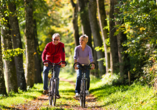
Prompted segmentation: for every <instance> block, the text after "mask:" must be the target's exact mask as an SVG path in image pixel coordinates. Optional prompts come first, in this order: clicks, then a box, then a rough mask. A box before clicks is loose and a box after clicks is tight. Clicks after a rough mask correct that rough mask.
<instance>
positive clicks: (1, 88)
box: [0, 28, 7, 95]
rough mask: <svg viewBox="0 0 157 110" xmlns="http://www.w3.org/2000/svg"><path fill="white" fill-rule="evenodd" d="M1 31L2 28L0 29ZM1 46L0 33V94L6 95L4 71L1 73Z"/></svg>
mask: <svg viewBox="0 0 157 110" xmlns="http://www.w3.org/2000/svg"><path fill="white" fill-rule="evenodd" d="M0 29H1V30H2V28H0ZM1 46H2V44H1V33H0V94H3V95H7V92H6V86H5V80H4V71H3V61H2V47H1Z"/></svg>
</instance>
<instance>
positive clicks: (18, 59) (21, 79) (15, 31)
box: [9, 1, 26, 91]
mask: <svg viewBox="0 0 157 110" xmlns="http://www.w3.org/2000/svg"><path fill="white" fill-rule="evenodd" d="M9 10H10V12H11V13H10V17H9V18H10V26H11V35H12V41H13V48H14V49H16V48H21V49H22V42H21V35H20V30H19V23H18V19H17V15H16V13H15V12H16V4H15V1H12V2H9ZM15 66H16V74H17V82H18V87H20V89H21V90H24V91H25V90H26V80H25V75H24V69H23V54H19V55H18V56H15Z"/></svg>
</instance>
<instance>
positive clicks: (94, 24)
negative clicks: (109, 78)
mask: <svg viewBox="0 0 157 110" xmlns="http://www.w3.org/2000/svg"><path fill="white" fill-rule="evenodd" d="M89 20H90V26H91V30H92V34H93V39H94V45H95V46H96V47H97V46H99V47H101V46H102V45H103V43H102V39H101V36H100V32H99V26H98V21H97V18H96V0H90V1H89ZM97 58H98V59H101V58H104V53H103V52H102V51H97ZM98 67H99V70H100V72H101V73H102V72H106V71H105V67H104V65H103V61H102V60H101V61H98Z"/></svg>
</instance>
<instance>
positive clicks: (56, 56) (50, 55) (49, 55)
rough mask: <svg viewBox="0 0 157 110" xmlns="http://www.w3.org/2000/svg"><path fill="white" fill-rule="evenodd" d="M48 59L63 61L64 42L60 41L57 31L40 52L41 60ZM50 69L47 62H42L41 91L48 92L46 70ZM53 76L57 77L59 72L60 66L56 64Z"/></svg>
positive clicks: (55, 61)
mask: <svg viewBox="0 0 157 110" xmlns="http://www.w3.org/2000/svg"><path fill="white" fill-rule="evenodd" d="M45 60H49V61H50V62H51V63H58V62H60V61H65V51H64V44H63V43H62V42H60V35H59V34H58V33H55V34H53V36H52V42H49V43H48V44H47V45H46V47H45V49H44V51H43V53H42V61H45ZM64 66H65V64H63V63H62V64H61V67H64ZM49 70H50V67H49V65H48V63H44V68H43V83H44V86H43V89H44V91H43V93H44V94H47V93H48V84H47V83H48V72H49ZM54 70H55V77H56V78H59V72H60V68H59V66H58V65H56V66H55V68H54ZM58 89H59V81H58V84H57V98H60V95H59V91H58Z"/></svg>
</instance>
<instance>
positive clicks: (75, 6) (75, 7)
mask: <svg viewBox="0 0 157 110" xmlns="http://www.w3.org/2000/svg"><path fill="white" fill-rule="evenodd" d="M71 5H72V7H73V21H72V22H73V33H74V38H75V46H77V45H79V29H78V23H77V19H78V4H77V3H76V4H75V3H74V1H73V0H71Z"/></svg>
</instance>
